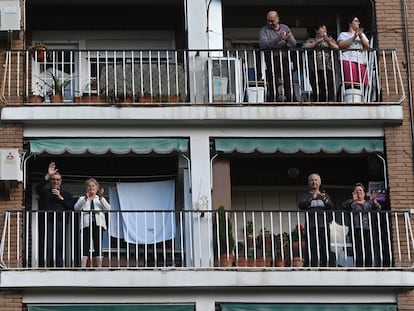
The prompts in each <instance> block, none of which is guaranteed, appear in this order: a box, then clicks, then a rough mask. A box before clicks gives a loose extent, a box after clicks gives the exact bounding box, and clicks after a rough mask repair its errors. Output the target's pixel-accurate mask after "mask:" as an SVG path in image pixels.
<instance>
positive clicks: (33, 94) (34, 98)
mask: <svg viewBox="0 0 414 311" xmlns="http://www.w3.org/2000/svg"><path fill="white" fill-rule="evenodd" d="M44 101H45V96H44V91H43V86H41V85H40V84H39V83H38V82H37V83H36V87H35V88H33V89H32V90H30V92H29V96H28V97H27V102H28V103H35V104H39V103H43V102H44Z"/></svg>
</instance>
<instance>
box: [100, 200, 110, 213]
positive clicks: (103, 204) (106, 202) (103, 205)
mask: <svg viewBox="0 0 414 311" xmlns="http://www.w3.org/2000/svg"><path fill="white" fill-rule="evenodd" d="M99 201H100V202H101V205H102V209H104V210H107V211H109V210H110V209H111V205H109V203H108V201H107V200H106V199H105V197H100V198H99Z"/></svg>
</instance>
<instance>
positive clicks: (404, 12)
mask: <svg viewBox="0 0 414 311" xmlns="http://www.w3.org/2000/svg"><path fill="white" fill-rule="evenodd" d="M401 10H402V15H403V36H404V37H403V39H404V42H403V43H404V54H405V62H404V63H403V65H404V68H405V69H406V71H407V81H408V108H409V113H410V137H411V146H412V150H413V153H414V134H413V131H414V123H413V100H412V89H411V67H410V66H411V57H410V50H409V47H410V40H409V39H408V33H407V32H408V30H407V25H408V21H407V20H408V13H407V1H406V0H402V1H401Z"/></svg>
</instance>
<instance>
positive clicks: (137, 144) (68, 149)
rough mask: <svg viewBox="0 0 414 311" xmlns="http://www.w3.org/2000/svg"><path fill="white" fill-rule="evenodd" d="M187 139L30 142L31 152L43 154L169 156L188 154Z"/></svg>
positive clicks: (71, 139) (73, 139) (57, 139)
mask: <svg viewBox="0 0 414 311" xmlns="http://www.w3.org/2000/svg"><path fill="white" fill-rule="evenodd" d="M187 150H188V139H187V138H56V139H33V140H30V152H32V153H36V154H41V153H47V154H53V155H58V154H64V153H69V154H85V153H91V154H106V153H113V154H128V153H136V154H150V153H158V154H169V153H172V152H182V153H184V152H187Z"/></svg>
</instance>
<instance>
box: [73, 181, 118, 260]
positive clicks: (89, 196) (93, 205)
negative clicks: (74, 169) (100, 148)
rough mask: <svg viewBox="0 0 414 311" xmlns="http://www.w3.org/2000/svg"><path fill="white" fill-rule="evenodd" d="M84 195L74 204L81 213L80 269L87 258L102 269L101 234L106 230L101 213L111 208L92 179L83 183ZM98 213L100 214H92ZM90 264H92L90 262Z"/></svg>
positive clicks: (102, 191)
mask: <svg viewBox="0 0 414 311" xmlns="http://www.w3.org/2000/svg"><path fill="white" fill-rule="evenodd" d="M85 188H86V189H85V190H86V193H85V195H84V196H81V197H79V199H78V201H77V202H76V203H75V206H74V207H75V210H81V211H84V212H82V213H81V222H80V230H81V231H82V232H81V236H82V243H83V248H82V267H86V266H87V264H88V258H89V257H90V258H91V260H92V259H93V257H95V259H96V265H97V266H98V267H102V258H103V256H102V248H101V246H102V233H103V230H106V220H105V214H104V212H102V211H105V210H110V209H111V206H110V205H109V203H108V201H106V199H105V198H104V196H103V193H104V189H103V188H101V187H100V185H99V183H98V182H97V181H96V179H94V178H89V179H88V180H86V182H85ZM94 211H100V212H94ZM91 263H92V262H91Z"/></svg>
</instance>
